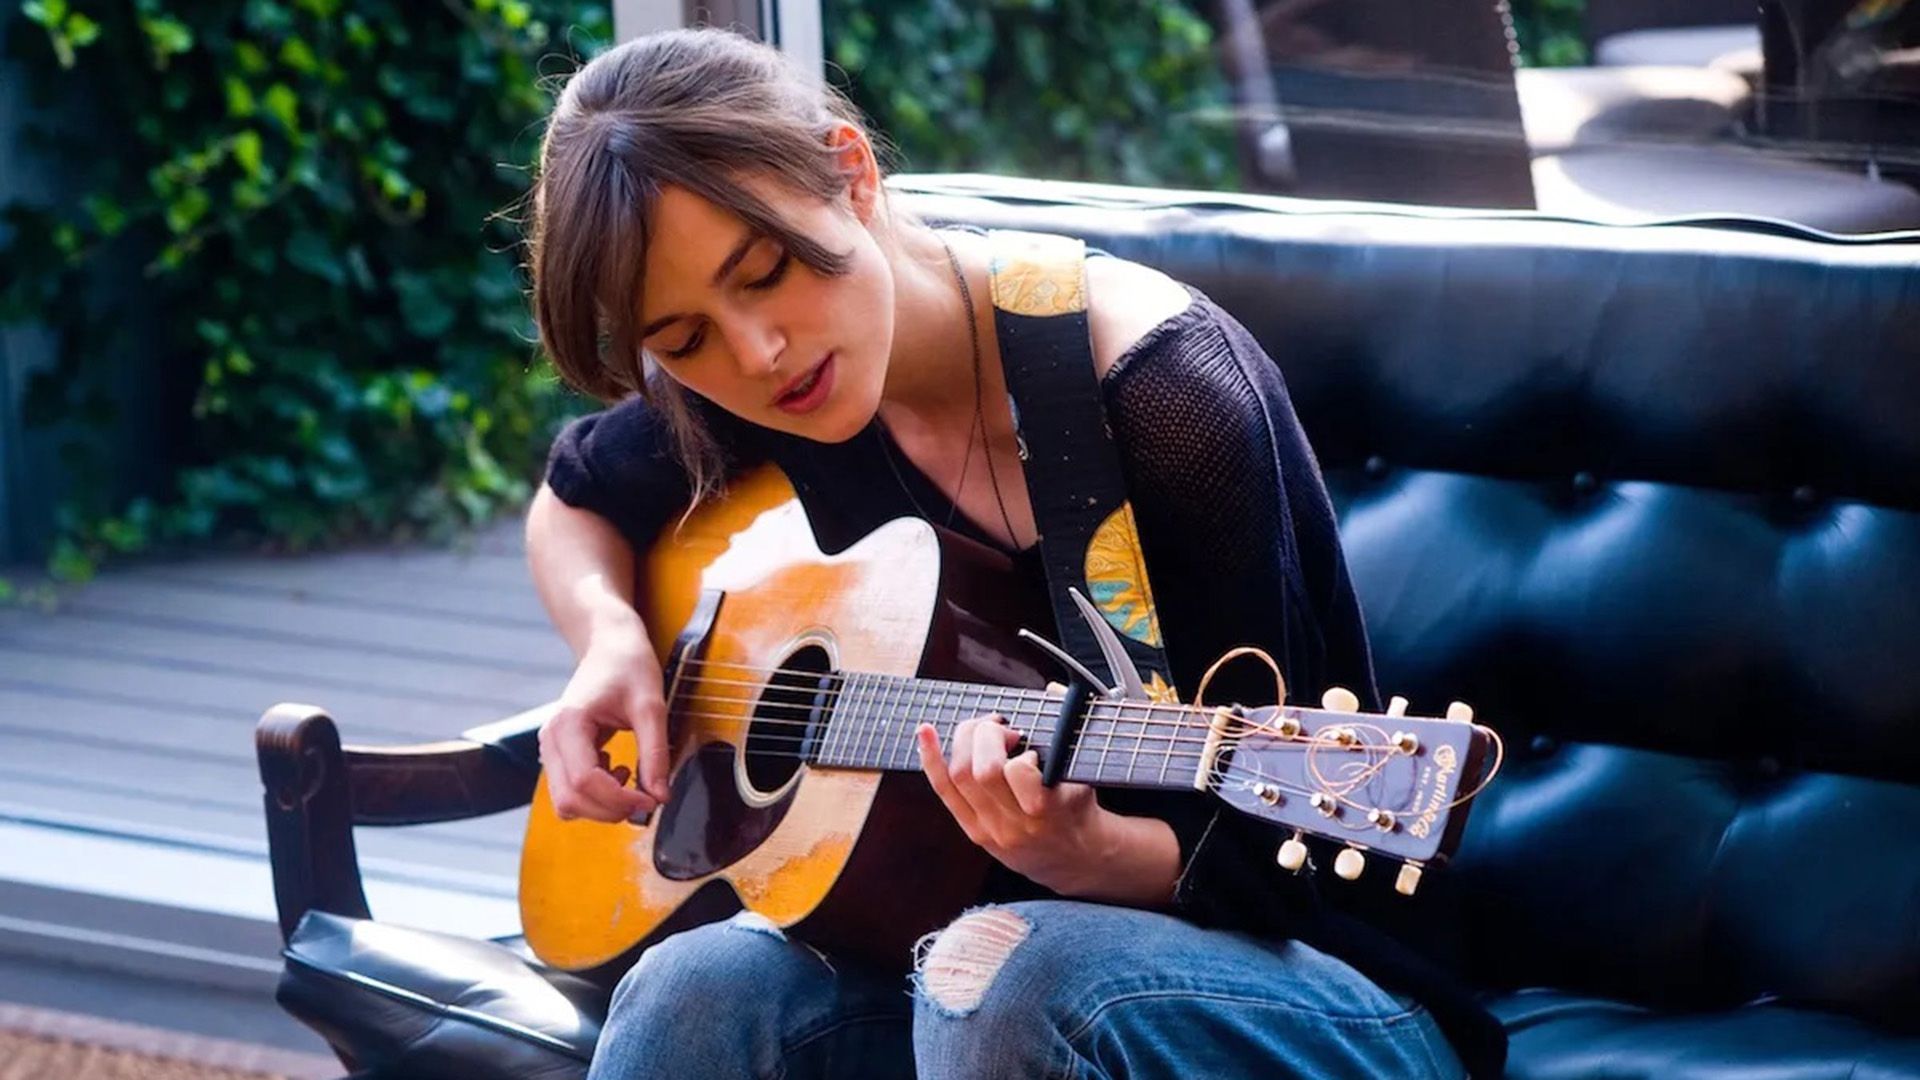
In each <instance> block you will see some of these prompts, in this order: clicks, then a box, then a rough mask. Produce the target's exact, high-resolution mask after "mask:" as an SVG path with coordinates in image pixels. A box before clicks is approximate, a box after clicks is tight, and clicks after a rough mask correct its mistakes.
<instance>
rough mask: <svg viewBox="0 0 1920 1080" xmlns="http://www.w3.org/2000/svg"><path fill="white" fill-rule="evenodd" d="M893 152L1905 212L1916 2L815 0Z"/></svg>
mask: <svg viewBox="0 0 1920 1080" xmlns="http://www.w3.org/2000/svg"><path fill="white" fill-rule="evenodd" d="M821 18H822V25H823V38H824V51H825V55H826V57H827V59H828V60H829V62H830V77H832V78H835V79H836V80H837V81H839V82H841V84H842V85H845V86H846V87H847V88H848V89H849V90H850V92H851V93H852V95H853V97H854V99H855V101H856V102H857V103H858V104H859V105H860V106H861V107H862V108H864V109H865V110H866V111H867V112H868V114H869V115H870V116H872V117H873V118H874V119H875V120H876V121H877V123H878V125H879V127H880V128H881V129H882V130H883V131H884V132H885V133H887V134H888V135H890V136H891V137H892V138H893V140H894V141H895V142H896V144H897V146H898V149H899V154H898V165H899V166H900V167H901V168H903V169H905V170H909V171H914V172H946V171H983V172H996V173H1009V174H1016V175H1031V176H1047V177H1055V178H1063V179H1091V180H1109V181H1116V182H1122V183H1134V184H1150V185H1161V186H1173V187H1193V188H1204V189H1211V190H1228V191H1252V192H1273V193H1284V194H1292V195H1299V196H1306V197H1317V198H1343V199H1378V200H1387V201H1397V202H1406V203H1418V204H1428V205H1451V206H1479V207H1513V208H1533V207H1537V208H1538V209H1541V210H1543V211H1547V212H1551V213H1560V214H1568V215H1572V216H1579V217H1591V218H1600V219H1606V220H1641V219H1649V218H1655V219H1657V218H1670V217H1685V216H1698V215H1706V216H1719V215H1728V214H1739V215H1757V216H1763V217H1769V218H1778V219H1783V220H1786V221H1790V222H1794V223H1797V224H1800V225H1804V226H1810V227H1814V228H1819V229H1826V230H1830V231H1834V232H1846V233H1862V232H1875V231H1883V230H1892V229H1914V228H1920V0H1764V2H1762V3H1760V4H1758V5H1757V6H1756V5H1755V3H1754V2H1753V0H1516V2H1515V4H1514V6H1513V7H1511V8H1509V7H1508V6H1506V5H1505V4H1488V3H1486V2H1485V0H1423V2H1421V3H1408V2H1407V0H1193V2H1186V0H1020V2H1012V0H999V2H994V3H982V4H963V3H959V2H957V0H935V2H928V0H823V2H822V6H821Z"/></svg>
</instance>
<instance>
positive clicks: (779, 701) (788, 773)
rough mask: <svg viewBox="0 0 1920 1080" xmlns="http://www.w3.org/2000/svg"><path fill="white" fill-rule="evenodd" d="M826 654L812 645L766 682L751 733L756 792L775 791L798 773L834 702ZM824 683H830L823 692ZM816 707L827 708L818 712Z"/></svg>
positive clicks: (750, 773)
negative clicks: (821, 723)
mask: <svg viewBox="0 0 1920 1080" xmlns="http://www.w3.org/2000/svg"><path fill="white" fill-rule="evenodd" d="M831 670H832V661H831V659H829V658H828V656H827V650H825V649H823V648H821V647H820V646H818V645H808V646H806V647H805V648H803V649H801V650H800V651H799V652H796V653H794V654H792V655H791V656H788V657H787V658H786V659H785V660H783V661H781V662H780V667H779V670H777V671H775V672H774V673H773V676H772V677H771V678H769V679H768V680H767V688H766V690H765V691H764V692H762V693H761V695H760V703H759V704H758V705H756V706H755V707H754V710H753V724H752V726H751V727H750V728H748V729H747V750H746V766H747V782H748V783H750V784H752V785H753V788H754V790H755V791H759V792H769V791H776V790H778V789H779V787H780V785H782V784H784V783H786V782H787V781H788V780H790V779H792V777H793V774H794V773H795V772H797V771H799V768H800V762H801V760H802V758H803V756H804V755H805V753H806V752H807V750H808V749H809V748H810V747H811V746H812V745H813V742H814V736H815V735H816V734H817V731H816V730H815V729H816V728H818V727H819V725H820V721H821V718H822V717H823V716H824V714H825V712H826V711H827V710H826V708H825V707H824V706H829V705H830V703H831V701H832V696H831V695H832V688H831V685H830V684H831V682H834V681H837V680H829V679H828V678H827V673H828V672H829V671H831ZM823 684H828V685H827V687H826V688H825V689H824V690H823ZM816 705H819V706H823V707H822V708H818V709H816Z"/></svg>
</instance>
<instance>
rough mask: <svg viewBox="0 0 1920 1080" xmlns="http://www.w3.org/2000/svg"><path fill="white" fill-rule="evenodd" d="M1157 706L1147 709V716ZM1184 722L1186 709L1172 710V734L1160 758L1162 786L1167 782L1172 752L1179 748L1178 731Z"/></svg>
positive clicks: (1151, 713)
mask: <svg viewBox="0 0 1920 1080" xmlns="http://www.w3.org/2000/svg"><path fill="white" fill-rule="evenodd" d="M1157 708H1158V707H1157V706H1156V707H1155V708H1154V709H1148V710H1147V715H1149V716H1151V715H1153V713H1154V712H1155V711H1156V710H1157ZM1186 724H1187V717H1186V710H1184V709H1176V710H1174V714H1173V734H1172V735H1171V736H1170V737H1169V738H1168V740H1167V752H1166V754H1164V755H1163V756H1162V757H1161V758H1160V777H1159V782H1160V784H1161V785H1163V786H1164V785H1165V784H1166V782H1167V766H1169V765H1171V764H1173V752H1174V751H1175V750H1177V749H1179V747H1180V733H1181V731H1183V730H1184V729H1185V728H1186Z"/></svg>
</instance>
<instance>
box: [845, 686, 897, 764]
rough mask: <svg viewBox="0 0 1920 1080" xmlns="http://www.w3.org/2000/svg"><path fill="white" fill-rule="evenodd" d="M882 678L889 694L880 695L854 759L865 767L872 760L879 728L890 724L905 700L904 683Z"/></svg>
mask: <svg viewBox="0 0 1920 1080" xmlns="http://www.w3.org/2000/svg"><path fill="white" fill-rule="evenodd" d="M883 677H884V678H886V679H887V681H888V683H889V684H890V685H889V686H888V687H887V690H888V691H890V693H889V692H882V693H881V695H880V701H881V706H880V708H879V710H878V711H877V712H876V714H875V715H874V717H873V718H872V723H870V724H869V725H867V729H866V731H865V732H863V733H862V734H863V736H864V737H863V738H862V739H861V740H860V752H859V754H858V756H857V758H856V764H860V765H865V764H866V763H867V762H868V761H870V760H872V757H871V754H872V747H873V741H874V739H875V737H877V736H878V735H879V734H880V726H881V725H882V724H887V723H892V722H893V721H894V717H896V716H897V715H898V714H899V712H900V708H901V705H902V704H903V703H904V702H905V700H906V696H907V688H908V684H907V683H906V681H905V680H903V679H900V678H898V677H895V676H883Z"/></svg>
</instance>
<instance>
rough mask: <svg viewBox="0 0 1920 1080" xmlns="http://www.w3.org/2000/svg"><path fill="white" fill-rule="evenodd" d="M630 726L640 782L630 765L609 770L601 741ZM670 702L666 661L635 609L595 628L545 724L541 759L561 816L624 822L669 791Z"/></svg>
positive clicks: (552, 796) (541, 740) (662, 800)
mask: <svg viewBox="0 0 1920 1080" xmlns="http://www.w3.org/2000/svg"><path fill="white" fill-rule="evenodd" d="M622 730H630V731H632V732H633V735H634V741H635V744H636V747H637V750H638V757H637V759H636V760H637V761H638V763H639V772H640V775H639V777H638V778H636V779H635V781H634V784H633V786H631V787H630V786H628V785H627V780H628V779H629V778H628V776H627V775H626V773H627V770H626V768H625V767H624V766H622V767H619V768H618V769H617V770H614V771H609V770H608V769H607V768H606V767H605V766H604V764H603V762H604V761H605V760H606V759H605V758H604V757H603V756H602V754H601V752H600V748H601V747H602V746H604V745H605V744H606V741H607V740H608V739H609V738H611V737H612V736H613V734H614V733H615V732H617V731H622ZM666 740H667V709H666V703H665V701H664V700H663V698H662V696H661V689H660V660H659V658H658V657H657V656H655V655H654V651H653V643H652V642H651V641H649V640H647V633H646V627H645V626H644V625H642V623H641V622H640V619H639V617H638V616H637V615H636V616H635V617H634V618H633V620H632V622H631V623H630V624H626V623H621V624H613V625H603V626H600V627H598V628H596V629H595V631H594V634H593V637H592V640H591V641H590V642H589V643H588V645H587V649H586V652H585V653H583V654H582V655H581V657H580V664H579V666H578V667H576V668H575V669H574V672H573V678H572V679H570V680H568V682H567V688H566V690H565V691H563V692H562V693H561V695H560V708H559V711H557V712H555V713H554V714H553V716H551V717H549V718H548V720H547V722H546V723H545V724H543V725H541V727H540V764H541V767H542V768H544V769H545V770H546V774H547V794H548V796H549V797H550V798H551V799H552V800H553V810H554V813H555V814H556V815H558V816H559V818H560V819H561V820H562V821H570V820H572V819H574V818H587V819H589V820H592V821H608V822H613V821H625V820H626V819H628V818H631V817H632V816H633V815H635V814H638V813H644V812H646V811H649V810H652V809H654V808H655V807H656V806H658V805H660V804H661V803H663V802H665V801H666V798H667V745H666Z"/></svg>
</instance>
